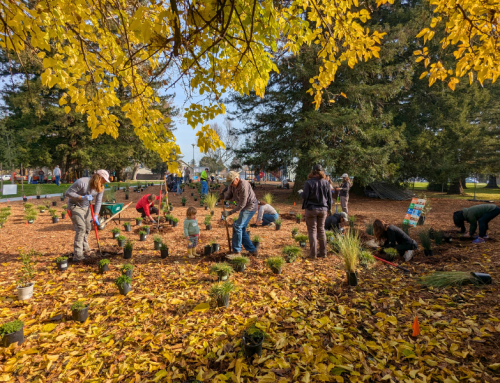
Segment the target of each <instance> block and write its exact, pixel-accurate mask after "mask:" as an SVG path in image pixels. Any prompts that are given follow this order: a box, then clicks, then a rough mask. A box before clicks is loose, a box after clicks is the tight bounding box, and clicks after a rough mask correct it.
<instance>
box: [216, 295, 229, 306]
mask: <svg viewBox="0 0 500 383" xmlns="http://www.w3.org/2000/svg"><path fill="white" fill-rule="evenodd" d="M227 306H229V294H225V295H223V296H221V297H217V307H227Z"/></svg>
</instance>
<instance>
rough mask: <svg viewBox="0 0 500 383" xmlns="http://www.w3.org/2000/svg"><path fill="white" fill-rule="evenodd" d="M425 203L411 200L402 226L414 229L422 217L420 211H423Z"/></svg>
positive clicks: (416, 199)
mask: <svg viewBox="0 0 500 383" xmlns="http://www.w3.org/2000/svg"><path fill="white" fill-rule="evenodd" d="M425 203H426V200H425V199H421V198H412V199H411V203H410V207H409V208H408V210H407V211H406V215H405V219H403V225H409V226H413V227H416V226H417V223H418V220H419V218H420V216H421V215H422V210H423V209H424V206H425Z"/></svg>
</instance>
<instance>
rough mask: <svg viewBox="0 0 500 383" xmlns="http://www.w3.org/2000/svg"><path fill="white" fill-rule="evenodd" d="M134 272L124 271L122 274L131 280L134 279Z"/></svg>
mask: <svg viewBox="0 0 500 383" xmlns="http://www.w3.org/2000/svg"><path fill="white" fill-rule="evenodd" d="M133 272H134V270H127V271H125V272H123V271H122V274H123V275H126V276H127V277H129V278H132V274H133Z"/></svg>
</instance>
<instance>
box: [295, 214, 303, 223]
mask: <svg viewBox="0 0 500 383" xmlns="http://www.w3.org/2000/svg"><path fill="white" fill-rule="evenodd" d="M295 218H296V219H297V223H300V221H302V214H300V213H299V214H297V215H295Z"/></svg>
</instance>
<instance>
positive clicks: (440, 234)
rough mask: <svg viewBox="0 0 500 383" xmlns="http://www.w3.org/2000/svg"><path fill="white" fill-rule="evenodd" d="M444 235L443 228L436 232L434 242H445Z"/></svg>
mask: <svg viewBox="0 0 500 383" xmlns="http://www.w3.org/2000/svg"><path fill="white" fill-rule="evenodd" d="M443 237H444V234H443V232H442V231H441V230H439V231H436V232H434V242H435V243H436V245H442V244H443Z"/></svg>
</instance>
